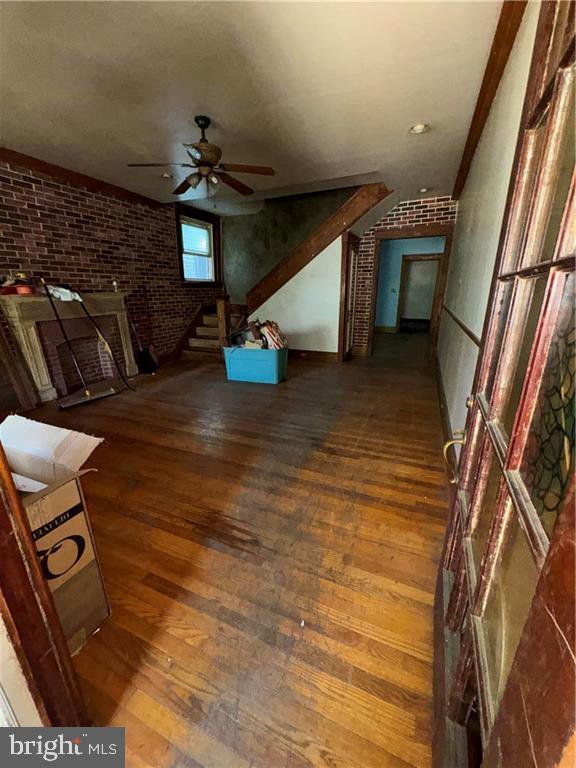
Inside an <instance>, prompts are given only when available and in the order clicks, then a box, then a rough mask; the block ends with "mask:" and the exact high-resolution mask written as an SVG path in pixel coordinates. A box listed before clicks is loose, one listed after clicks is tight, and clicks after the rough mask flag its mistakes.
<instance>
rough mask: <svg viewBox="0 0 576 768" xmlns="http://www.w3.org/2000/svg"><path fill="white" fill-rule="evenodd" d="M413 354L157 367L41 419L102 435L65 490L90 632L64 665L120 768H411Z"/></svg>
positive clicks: (425, 584)
mask: <svg viewBox="0 0 576 768" xmlns="http://www.w3.org/2000/svg"><path fill="white" fill-rule="evenodd" d="M426 343H427V337H423V336H419V335H417V334H416V335H414V334H413V335H403V336H402V337H401V343H400V337H396V338H390V341H388V339H385V340H383V342H381V345H380V346H381V348H380V350H379V354H378V355H377V356H376V357H374V358H371V359H364V360H354V361H352V362H350V363H347V364H344V365H311V364H309V363H306V362H304V361H297V362H292V361H291V363H290V366H289V374H290V378H289V380H288V382H286V383H285V384H282V385H280V386H277V387H274V386H263V385H250V384H232V383H229V382H227V381H226V379H225V376H224V371H223V366H221V365H220V364H218V365H217V364H211V363H207V364H204V365H201V366H198V367H195V368H191V367H189V366H185V365H184V364H181V363H180V364H174V365H173V366H170V367H166V368H164V369H162V370H161V371H160V372H159V374H158V375H157V376H155V377H154V378H148V380H146V381H144V382H143V383H142V384H140V385H139V387H138V391H137V392H136V393H125V394H123V395H121V396H119V397H115V398H110V399H107V400H102V401H99V402H96V403H94V404H92V405H89V406H85V407H83V408H77V409H74V410H71V411H68V412H66V413H56V412H54V411H53V410H49V409H48V408H44V409H43V410H42V411H40V412H39V415H40V417H41V418H42V419H44V420H47V421H51V422H53V423H58V424H61V425H65V426H68V427H71V428H74V429H80V430H83V431H86V432H89V433H93V434H97V435H102V436H104V437H105V438H106V441H105V443H104V444H103V445H102V446H101V447H100V448H99V449H98V450H97V451H96V453H95V454H94V456H93V460H92V461H91V462H90V466H95V467H97V468H98V470H99V472H98V473H90V474H88V475H87V476H86V478H85V483H84V485H85V489H86V495H87V500H88V506H89V509H90V513H91V517H92V520H93V525H94V529H95V534H96V537H97V544H98V548H99V552H100V556H101V560H102V566H103V569H104V575H105V579H106V584H107V587H108V590H109V594H110V598H111V602H112V611H113V613H112V617H111V619H110V620H109V621H108V622H107V623H106V624H105V625H104V626H103V627H102V629H101V631H100V632H99V633H98V634H96V635H95V636H94V637H93V638H91V639H90V641H89V642H88V644H87V646H86V647H85V648H84V649H83V651H82V652H81V653H80V654H79V655H78V656H77V657H76V659H75V666H76V668H77V671H78V673H79V675H80V678H81V683H82V688H83V691H84V693H85V697H86V701H87V706H88V711H89V715H90V716H91V718H92V719H93V720H94V723H95V724H100V725H104V724H110V725H114V724H115V725H122V726H126V739H127V757H128V759H127V765H129V766H135V767H136V766H137V767H138V768H147V767H149V768H169V767H170V768H176V766H178V768H181V767H183V766H194V767H195V768H199V767H202V768H251V767H253V768H320V767H322V768H388V767H389V768H408V766H419V767H420V766H429V765H430V763H431V726H430V721H431V712H432V605H433V592H434V580H435V575H436V571H437V562H438V557H439V553H440V547H441V541H442V536H443V532H444V526H445V517H446V512H447V493H446V477H445V472H444V467H443V464H442V456H441V426H440V415H439V408H438V402H437V395H436V385H435V382H434V378H433V374H432V368H431V364H430V362H429V360H428V357H427V354H426V349H425V348H424V347H425V345H426Z"/></svg>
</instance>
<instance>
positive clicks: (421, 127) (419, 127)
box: [410, 123, 430, 135]
mask: <svg viewBox="0 0 576 768" xmlns="http://www.w3.org/2000/svg"><path fill="white" fill-rule="evenodd" d="M429 130H430V126H429V125H428V123H416V125H412V126H411V127H410V133H414V134H416V135H419V134H421V133H428V131H429Z"/></svg>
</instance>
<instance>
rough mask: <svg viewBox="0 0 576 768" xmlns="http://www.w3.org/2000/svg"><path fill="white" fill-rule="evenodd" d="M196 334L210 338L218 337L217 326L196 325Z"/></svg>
mask: <svg viewBox="0 0 576 768" xmlns="http://www.w3.org/2000/svg"><path fill="white" fill-rule="evenodd" d="M196 336H204V337H206V336H208V337H209V338H211V339H217V338H218V328H217V327H215V326H213V325H198V326H196Z"/></svg>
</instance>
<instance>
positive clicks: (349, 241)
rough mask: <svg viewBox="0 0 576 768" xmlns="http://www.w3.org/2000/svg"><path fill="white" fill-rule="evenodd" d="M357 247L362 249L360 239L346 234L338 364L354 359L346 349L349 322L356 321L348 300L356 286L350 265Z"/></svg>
mask: <svg viewBox="0 0 576 768" xmlns="http://www.w3.org/2000/svg"><path fill="white" fill-rule="evenodd" d="M353 246H355V247H356V248H359V247H360V238H359V237H358V235H355V234H354V232H350V231H348V232H344V234H343V235H342V259H341V266H340V312H339V319H338V362H339V363H343V362H345V361H346V360H349V359H350V358H351V357H352V350H351V349H350V350H348V349H346V326H347V322H348V321H349V320H350V321H353V320H354V311H352V313H351V316H350V317H348V313H347V309H348V299H349V298H350V295H351V292H352V291H353V288H354V286H352V285H350V279H349V278H350V275H349V269H348V267H349V265H350V251H351V248H352V247H353Z"/></svg>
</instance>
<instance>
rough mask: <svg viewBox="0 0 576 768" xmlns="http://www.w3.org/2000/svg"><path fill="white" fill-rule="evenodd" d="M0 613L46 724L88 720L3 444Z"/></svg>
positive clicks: (0, 464) (0, 469) (0, 461)
mask: <svg viewBox="0 0 576 768" xmlns="http://www.w3.org/2000/svg"><path fill="white" fill-rule="evenodd" d="M0 562H1V563H2V567H1V568H0V613H1V614H2V618H3V620H4V623H5V624H6V627H7V629H8V634H9V635H10V640H11V641H12V644H13V645H14V648H15V650H16V653H17V656H18V659H19V661H20V663H21V666H22V670H23V672H24V674H25V676H26V679H27V682H28V686H29V689H30V692H31V694H32V696H33V698H34V701H35V704H36V706H37V708H38V711H39V713H40V717H41V719H42V720H43V722H44V724H45V725H52V726H75V725H82V724H85V722H86V718H85V714H84V707H83V703H82V697H81V694H80V689H79V686H78V682H77V679H76V673H75V671H74V667H73V666H72V659H71V657H70V653H69V651H68V646H67V644H66V639H65V637H64V632H63V630H62V626H61V624H60V620H59V618H58V615H57V613H56V608H55V607H54V601H53V599H52V594H51V592H50V589H49V587H48V584H47V582H46V581H45V579H44V576H43V575H42V571H41V569H40V562H39V560H38V555H37V553H36V548H35V545H34V542H33V541H32V535H31V533H30V526H29V524H28V518H27V517H26V513H25V511H24V508H23V507H22V504H21V502H20V499H19V497H18V494H17V492H16V489H15V487H14V482H13V480H12V475H11V474H10V469H9V467H8V462H7V460H6V456H5V454H4V451H3V449H2V446H1V445H0Z"/></svg>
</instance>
